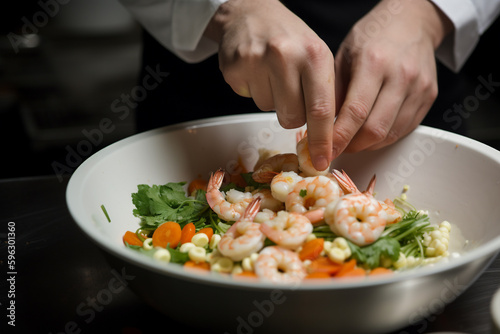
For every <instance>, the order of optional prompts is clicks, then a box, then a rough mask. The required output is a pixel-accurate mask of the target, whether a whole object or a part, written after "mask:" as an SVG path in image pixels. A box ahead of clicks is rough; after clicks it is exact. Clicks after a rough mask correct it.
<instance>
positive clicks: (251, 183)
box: [240, 172, 270, 189]
mask: <svg viewBox="0 0 500 334" xmlns="http://www.w3.org/2000/svg"><path fill="white" fill-rule="evenodd" d="M252 174H253V172H250V173H242V174H240V175H241V177H242V178H243V180H245V182H246V184H247V185H248V186H250V187H253V188H255V189H262V188H270V185H269V183H259V182H257V181H255V180H254V179H253V178H252Z"/></svg>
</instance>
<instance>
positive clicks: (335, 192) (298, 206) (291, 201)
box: [285, 175, 343, 223]
mask: <svg viewBox="0 0 500 334" xmlns="http://www.w3.org/2000/svg"><path fill="white" fill-rule="evenodd" d="M342 195H343V193H342V190H341V189H340V187H339V186H338V184H337V183H335V182H334V181H332V180H331V179H329V178H328V177H326V176H323V175H320V176H314V177H306V178H305V179H303V180H301V181H299V182H297V184H296V185H295V187H294V188H293V190H292V191H291V192H290V194H288V196H287V198H286V201H285V207H286V209H287V211H290V212H297V213H301V214H306V215H307V216H308V218H309V220H310V221H311V222H312V223H316V222H318V221H321V220H323V212H324V208H325V207H326V206H327V205H328V203H331V202H334V201H336V200H338V199H339V198H340V196H342Z"/></svg>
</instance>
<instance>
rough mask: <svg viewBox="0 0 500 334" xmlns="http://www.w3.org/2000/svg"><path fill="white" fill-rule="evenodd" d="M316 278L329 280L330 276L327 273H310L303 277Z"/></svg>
mask: <svg viewBox="0 0 500 334" xmlns="http://www.w3.org/2000/svg"><path fill="white" fill-rule="evenodd" d="M318 278H331V276H330V274H328V273H322V272H315V273H310V274H308V275H307V276H306V277H305V279H318Z"/></svg>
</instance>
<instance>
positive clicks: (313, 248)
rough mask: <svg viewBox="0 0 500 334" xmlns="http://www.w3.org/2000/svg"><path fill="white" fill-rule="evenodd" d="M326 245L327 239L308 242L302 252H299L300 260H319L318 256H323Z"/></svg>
mask: <svg viewBox="0 0 500 334" xmlns="http://www.w3.org/2000/svg"><path fill="white" fill-rule="evenodd" d="M324 243H325V239H323V238H316V239H312V240H310V241H308V242H306V243H305V244H304V245H303V246H302V249H301V251H300V252H299V258H300V259H301V260H302V261H304V260H311V261H312V260H314V259H316V258H318V256H319V255H320V254H321V252H322V251H323V246H324Z"/></svg>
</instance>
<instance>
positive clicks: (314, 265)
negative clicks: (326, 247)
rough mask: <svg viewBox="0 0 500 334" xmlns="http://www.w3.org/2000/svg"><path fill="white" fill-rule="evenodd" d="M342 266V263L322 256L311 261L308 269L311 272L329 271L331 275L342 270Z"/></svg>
mask: <svg viewBox="0 0 500 334" xmlns="http://www.w3.org/2000/svg"><path fill="white" fill-rule="evenodd" d="M340 268H342V265H341V264H338V263H335V262H333V261H332V260H330V259H329V258H327V257H324V256H321V257H318V258H317V259H315V260H313V261H311V264H310V265H309V268H308V271H309V273H310V274H311V273H318V272H321V273H327V274H329V275H334V274H335V273H337V272H338V271H339V270H340Z"/></svg>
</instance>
